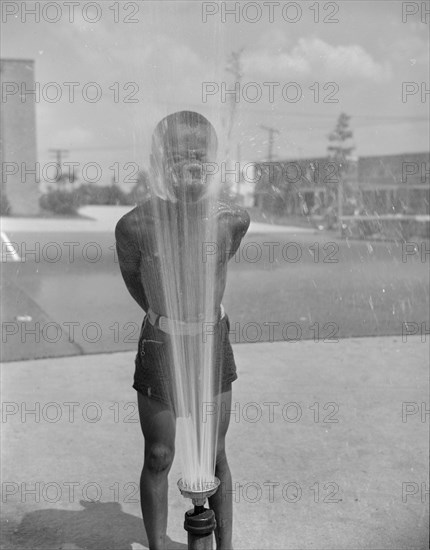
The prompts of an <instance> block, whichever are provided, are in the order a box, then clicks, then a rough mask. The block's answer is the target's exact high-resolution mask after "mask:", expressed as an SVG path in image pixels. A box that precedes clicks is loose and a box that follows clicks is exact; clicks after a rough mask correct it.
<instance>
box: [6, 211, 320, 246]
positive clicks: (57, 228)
mask: <svg viewBox="0 0 430 550" xmlns="http://www.w3.org/2000/svg"><path fill="white" fill-rule="evenodd" d="M131 208H132V207H131V206H84V207H82V208H81V209H80V211H79V212H80V214H81V215H82V216H85V217H86V218H91V219H85V218H14V217H5V218H2V219H1V230H2V232H3V233H5V234H6V235H9V234H10V233H17V232H20V231H23V232H27V231H30V232H38V233H42V232H71V233H73V232H79V233H83V232H85V231H88V232H89V233H94V232H96V233H99V232H102V233H104V232H112V233H113V231H114V229H115V225H116V223H117V221H118V220H119V219H120V218H121V216H123V215H124V214H126V213H127V212H128V211H129V210H131ZM315 232H316V230H314V229H308V228H304V227H295V226H286V225H272V224H269V223H258V222H251V225H250V228H249V233H251V234H252V233H260V234H261V233H293V234H295V233H310V234H312V233H315ZM9 237H10V235H9ZM2 239H3V237H2Z"/></svg>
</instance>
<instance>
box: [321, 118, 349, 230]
mask: <svg viewBox="0 0 430 550" xmlns="http://www.w3.org/2000/svg"><path fill="white" fill-rule="evenodd" d="M350 119H351V117H350V116H349V115H347V114H345V113H341V114H340V115H339V118H338V119H337V124H336V127H335V129H334V130H333V132H331V133H330V134H329V135H328V139H329V141H330V143H331V145H328V146H327V151H328V156H329V158H331V159H332V161H334V162H335V164H336V172H337V173H336V178H335V180H336V179H337V180H338V183H337V185H335V187H333V185H331V186H330V187H329V189H328V197H327V200H328V204H329V206H328V208H327V210H326V214H325V225H326V227H327V229H332V228H333V227H335V225H336V222H338V223H339V224H340V227H341V231H342V215H343V202H344V197H345V196H348V194H349V193H350V191H351V190H349V189H348V185H344V183H345V182H344V177H345V175H346V174H347V173H348V171H349V164H350V161H351V153H352V151H353V150H354V149H355V146H354V145H353V144H352V143H351V140H352V137H353V133H352V130H351V129H350V127H349V121H350ZM336 199H337V207H336V206H335V200H336Z"/></svg>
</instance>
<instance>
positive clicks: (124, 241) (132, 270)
mask: <svg viewBox="0 0 430 550" xmlns="http://www.w3.org/2000/svg"><path fill="white" fill-rule="evenodd" d="M127 225H128V224H127V221H126V219H125V218H121V219H120V220H119V222H118V223H117V225H116V228H115V240H116V250H117V254H118V261H119V267H120V269H121V274H122V278H123V279H124V282H125V285H126V287H127V289H128V291H129V292H130V294H131V295H132V297H133V298H134V299H135V300H136V302H137V303H138V304H139V305H140V307H141V308H142V309H143V310H144V311H145V312H146V311H148V309H149V304H148V300H147V298H146V295H145V290H144V288H143V285H142V281H141V275H140V250H139V247H138V244H137V242H136V237H135V236H134V235H133V233H132V231H130V229H129V228H128V227H127Z"/></svg>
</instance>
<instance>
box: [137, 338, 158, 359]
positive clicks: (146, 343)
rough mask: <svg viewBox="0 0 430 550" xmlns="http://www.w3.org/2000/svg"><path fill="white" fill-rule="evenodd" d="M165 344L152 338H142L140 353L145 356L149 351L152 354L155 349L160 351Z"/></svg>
mask: <svg viewBox="0 0 430 550" xmlns="http://www.w3.org/2000/svg"><path fill="white" fill-rule="evenodd" d="M163 344H164V342H160V341H159V340H150V339H145V338H142V340H141V341H140V346H139V354H140V356H141V357H143V356H144V355H145V354H147V353H149V354H151V353H153V352H154V351H155V352H157V351H159V352H160V351H161V350H162V349H163Z"/></svg>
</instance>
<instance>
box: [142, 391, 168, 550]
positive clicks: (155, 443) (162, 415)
mask: <svg viewBox="0 0 430 550" xmlns="http://www.w3.org/2000/svg"><path fill="white" fill-rule="evenodd" d="M138 405H139V418H140V425H141V428H142V432H143V435H144V437H145V462H144V465H143V470H142V475H141V478H140V502H141V507H142V514H143V521H144V524H145V529H146V535H147V537H148V545H149V548H150V550H165V547H166V530H167V489H168V487H167V476H168V473H169V470H170V467H171V465H172V462H173V457H174V454H175V431H176V418H175V415H174V413H173V411H172V410H171V409H170V408H169V407H168V406H167V405H165V404H163V403H161V402H160V401H157V400H155V399H150V398H149V397H146V396H144V395H142V394H141V393H138Z"/></svg>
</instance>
